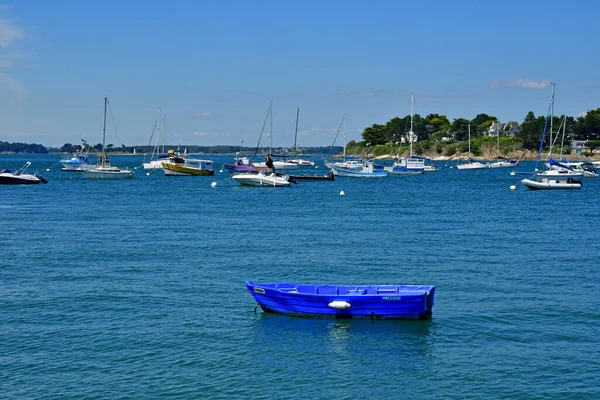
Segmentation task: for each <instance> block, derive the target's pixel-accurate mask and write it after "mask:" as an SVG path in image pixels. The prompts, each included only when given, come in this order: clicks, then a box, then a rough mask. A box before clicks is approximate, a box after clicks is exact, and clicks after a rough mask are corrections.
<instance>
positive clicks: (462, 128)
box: [450, 118, 475, 140]
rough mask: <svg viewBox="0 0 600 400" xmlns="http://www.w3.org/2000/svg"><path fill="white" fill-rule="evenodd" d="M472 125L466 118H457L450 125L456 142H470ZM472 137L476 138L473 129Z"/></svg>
mask: <svg viewBox="0 0 600 400" xmlns="http://www.w3.org/2000/svg"><path fill="white" fill-rule="evenodd" d="M470 125H471V121H469V120H468V119H464V118H457V119H455V120H454V122H452V125H450V131H451V132H452V133H453V134H454V138H455V139H456V140H468V139H469V126H470ZM471 136H472V137H474V136H475V134H474V132H473V129H472V127H471Z"/></svg>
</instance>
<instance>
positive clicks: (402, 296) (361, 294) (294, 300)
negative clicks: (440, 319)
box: [246, 281, 435, 319]
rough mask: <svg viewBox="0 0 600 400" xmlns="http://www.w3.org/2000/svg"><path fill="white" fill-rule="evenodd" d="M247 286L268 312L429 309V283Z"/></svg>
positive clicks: (339, 314) (396, 313) (417, 312)
mask: <svg viewBox="0 0 600 400" xmlns="http://www.w3.org/2000/svg"><path fill="white" fill-rule="evenodd" d="M246 287H247V288H248V290H249V291H250V294H251V295H252V296H253V297H254V299H255V300H256V302H257V303H258V305H259V306H260V308H261V309H262V310H263V311H264V312H267V313H277V314H286V315H291V316H298V317H317V318H371V319H423V318H428V317H429V316H430V315H431V313H432V308H433V300H434V295H435V286H431V285H305V284H294V283H287V282H272V283H254V282H252V281H246Z"/></svg>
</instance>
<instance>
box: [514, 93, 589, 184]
mask: <svg viewBox="0 0 600 400" xmlns="http://www.w3.org/2000/svg"><path fill="white" fill-rule="evenodd" d="M555 88H556V85H555V83H554V82H553V83H552V97H551V100H550V110H548V111H549V112H548V114H549V116H550V118H548V116H546V123H545V124H544V131H543V132H542V139H541V140H540V148H539V150H538V156H537V160H536V161H535V172H534V173H533V175H532V176H531V177H530V178H525V179H523V180H521V183H522V184H523V185H524V186H525V187H527V188H529V189H532V190H570V189H581V181H582V180H583V173H580V172H577V171H573V170H572V169H571V168H569V167H567V166H565V165H563V164H560V163H559V162H556V161H554V159H553V158H552V157H550V169H549V170H546V171H541V172H538V168H537V167H538V164H539V161H540V156H541V154H542V148H543V146H544V138H545V137H546V128H547V126H548V119H550V137H551V138H552V119H553V117H554V92H555ZM550 143H551V146H552V139H550ZM550 151H552V150H550Z"/></svg>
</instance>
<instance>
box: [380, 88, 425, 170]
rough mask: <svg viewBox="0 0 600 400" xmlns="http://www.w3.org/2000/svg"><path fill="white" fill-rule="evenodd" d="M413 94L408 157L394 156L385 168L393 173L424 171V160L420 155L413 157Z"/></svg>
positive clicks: (413, 98)
mask: <svg viewBox="0 0 600 400" xmlns="http://www.w3.org/2000/svg"><path fill="white" fill-rule="evenodd" d="M414 105H415V96H414V94H413V95H411V100H410V132H409V133H408V140H409V141H410V157H408V158H406V157H400V156H398V155H397V156H396V158H394V164H393V165H392V166H390V167H386V168H385V170H386V171H388V172H389V173H390V174H394V175H417V174H422V173H424V172H425V160H424V159H423V158H421V157H419V158H416V157H413V142H414V141H415V136H416V135H415V133H414V132H413V118H414Z"/></svg>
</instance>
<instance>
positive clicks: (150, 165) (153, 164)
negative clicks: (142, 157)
mask: <svg viewBox="0 0 600 400" xmlns="http://www.w3.org/2000/svg"><path fill="white" fill-rule="evenodd" d="M162 162H163V160H152V161H150V162H145V163H142V166H143V167H144V169H145V170H153V169H162V167H163V166H162Z"/></svg>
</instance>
